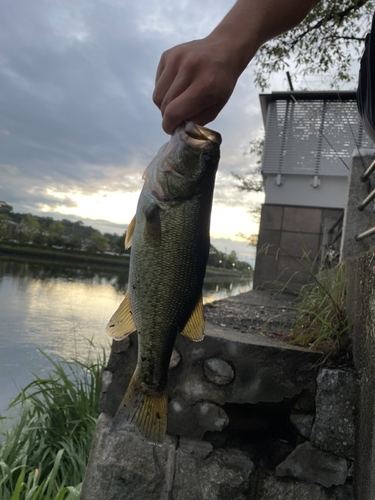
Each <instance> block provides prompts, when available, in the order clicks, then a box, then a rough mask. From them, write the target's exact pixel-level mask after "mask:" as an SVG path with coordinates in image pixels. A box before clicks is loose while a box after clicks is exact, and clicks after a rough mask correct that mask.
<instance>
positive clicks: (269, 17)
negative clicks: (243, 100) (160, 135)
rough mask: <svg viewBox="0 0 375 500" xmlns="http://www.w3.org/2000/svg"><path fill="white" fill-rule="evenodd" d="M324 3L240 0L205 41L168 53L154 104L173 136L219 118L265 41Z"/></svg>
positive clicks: (162, 63) (161, 66)
mask: <svg viewBox="0 0 375 500" xmlns="http://www.w3.org/2000/svg"><path fill="white" fill-rule="evenodd" d="M318 2H319V0H238V1H237V2H236V4H235V5H234V6H233V8H232V9H231V10H230V11H229V12H228V14H227V15H226V16H225V17H224V19H223V20H222V21H221V23H220V24H219V25H218V26H217V27H216V28H215V29H214V30H213V32H212V33H211V34H210V35H208V36H207V37H206V38H203V39H202V40H194V41H192V42H188V43H184V44H182V45H177V46H176V47H173V48H172V49H170V50H167V51H166V52H164V54H163V55H162V57H161V60H160V63H159V67H158V70H157V74H156V83H155V91H154V96H153V99H154V102H155V104H156V105H157V106H158V107H159V108H160V110H161V112H162V116H163V124H162V125H163V129H164V130H165V132H167V133H168V134H171V133H173V131H174V130H175V128H176V127H177V126H178V125H180V124H181V123H182V122H184V121H187V120H192V121H195V122H196V123H197V124H199V125H205V124H206V123H208V122H210V121H212V120H214V119H215V118H216V116H217V115H218V114H219V112H220V111H221V110H222V108H223V107H224V106H225V104H226V103H227V101H228V99H229V97H230V96H231V94H232V92H233V90H234V87H235V85H236V83H237V80H238V78H239V76H240V75H241V73H242V72H243V70H244V69H245V68H246V66H247V65H248V64H249V62H250V61H251V59H252V58H253V57H254V55H255V53H256V52H257V50H258V49H259V47H260V46H261V45H263V43H265V42H267V41H268V40H271V39H272V38H274V37H275V36H277V35H280V34H281V33H284V32H285V31H288V30H289V29H291V28H293V27H294V26H296V25H297V24H299V23H300V22H301V21H302V20H303V19H304V18H305V16H306V15H307V14H308V13H309V12H310V10H311V9H312V8H313V7H314V6H315V5H316V4H317V3H318Z"/></svg>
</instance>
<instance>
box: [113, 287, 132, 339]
mask: <svg viewBox="0 0 375 500" xmlns="http://www.w3.org/2000/svg"><path fill="white" fill-rule="evenodd" d="M136 329H137V327H136V326H135V323H134V319H133V315H132V312H131V308H130V298H129V293H128V292H126V294H125V297H124V299H123V301H122V302H121V304H120V305H119V306H118V308H117V310H116V312H115V313H114V314H113V315H112V317H111V319H110V320H109V321H108V324H107V326H106V329H105V331H106V334H107V335H109V336H110V337H112V338H113V339H115V340H122V339H124V338H125V337H127V336H128V335H130V334H131V333H133V332H135V331H136Z"/></svg>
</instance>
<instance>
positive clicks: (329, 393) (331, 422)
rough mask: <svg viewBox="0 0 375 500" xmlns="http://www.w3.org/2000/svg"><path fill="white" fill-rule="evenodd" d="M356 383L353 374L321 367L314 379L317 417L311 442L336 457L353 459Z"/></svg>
mask: <svg viewBox="0 0 375 500" xmlns="http://www.w3.org/2000/svg"><path fill="white" fill-rule="evenodd" d="M357 396H358V382H357V379H356V376H355V373H354V372H352V371H344V370H332V369H328V368H323V369H322V370H321V371H320V373H319V375H318V377H317V393H316V417H315V422H314V425H313V429H312V432H311V443H312V444H313V445H314V446H316V447H317V448H321V449H322V450H325V451H329V452H331V453H334V454H335V455H338V456H342V457H346V458H352V457H353V455H354V441H355V413H356V408H357Z"/></svg>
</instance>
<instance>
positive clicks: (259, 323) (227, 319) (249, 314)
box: [204, 290, 296, 340]
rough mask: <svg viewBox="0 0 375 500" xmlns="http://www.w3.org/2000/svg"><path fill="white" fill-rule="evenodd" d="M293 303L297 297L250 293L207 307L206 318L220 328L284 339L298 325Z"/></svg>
mask: <svg viewBox="0 0 375 500" xmlns="http://www.w3.org/2000/svg"><path fill="white" fill-rule="evenodd" d="M294 301H295V296H294V295H291V294H285V293H283V294H280V293H278V294H272V293H271V292H267V291H259V290H251V291H250V292H246V293H242V294H240V295H237V296H235V297H230V298H228V299H223V300H218V301H216V302H212V303H210V304H206V305H205V307H204V311H205V318H206V321H208V322H209V323H212V324H214V325H217V326H222V327H228V328H233V329H234V330H239V331H241V332H243V333H259V334H263V335H267V336H269V337H271V338H272V337H276V338H279V339H281V340H283V338H285V337H287V336H288V334H289V332H290V329H291V328H292V326H293V324H294V322H295V318H296V314H295V313H294V311H293V302H294Z"/></svg>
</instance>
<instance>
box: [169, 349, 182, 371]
mask: <svg viewBox="0 0 375 500" xmlns="http://www.w3.org/2000/svg"><path fill="white" fill-rule="evenodd" d="M181 360H182V356H181V353H180V352H179V351H178V350H177V349H176V348H175V347H174V348H173V351H172V356H171V360H170V362H169V369H170V370H173V369H174V368H177V366H178V365H179V364H180V363H181Z"/></svg>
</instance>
